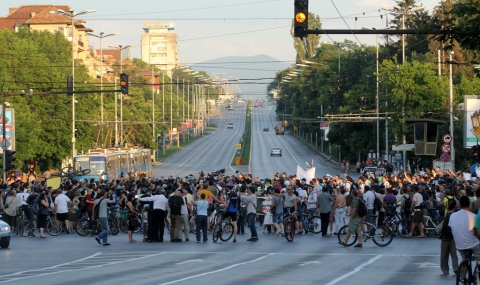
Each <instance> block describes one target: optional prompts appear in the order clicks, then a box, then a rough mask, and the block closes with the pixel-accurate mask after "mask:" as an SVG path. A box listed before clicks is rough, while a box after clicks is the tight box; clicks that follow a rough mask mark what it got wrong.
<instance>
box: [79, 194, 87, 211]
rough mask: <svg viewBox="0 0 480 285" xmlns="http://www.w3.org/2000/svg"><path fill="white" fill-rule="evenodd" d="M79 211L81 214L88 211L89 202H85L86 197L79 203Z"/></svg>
mask: <svg viewBox="0 0 480 285" xmlns="http://www.w3.org/2000/svg"><path fill="white" fill-rule="evenodd" d="M78 209H80V212H81V213H83V212H86V211H87V201H85V197H81V198H80V202H79V203H78Z"/></svg>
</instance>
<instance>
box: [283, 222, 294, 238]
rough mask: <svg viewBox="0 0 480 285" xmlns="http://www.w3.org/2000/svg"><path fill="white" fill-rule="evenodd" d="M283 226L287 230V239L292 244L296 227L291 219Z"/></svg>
mask: <svg viewBox="0 0 480 285" xmlns="http://www.w3.org/2000/svg"><path fill="white" fill-rule="evenodd" d="M283 224H284V225H283V226H284V228H285V238H286V239H287V241H288V242H292V241H293V238H294V236H295V227H294V226H293V222H292V220H291V219H287V220H285V221H284V223H283Z"/></svg>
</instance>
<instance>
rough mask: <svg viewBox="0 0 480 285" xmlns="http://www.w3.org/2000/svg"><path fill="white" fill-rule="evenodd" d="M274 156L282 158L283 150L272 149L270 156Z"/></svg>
mask: <svg viewBox="0 0 480 285" xmlns="http://www.w3.org/2000/svg"><path fill="white" fill-rule="evenodd" d="M274 155H280V156H282V149H281V148H279V147H272V148H271V149H270V156H274Z"/></svg>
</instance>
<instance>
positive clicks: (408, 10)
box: [382, 6, 425, 171]
mask: <svg viewBox="0 0 480 285" xmlns="http://www.w3.org/2000/svg"><path fill="white" fill-rule="evenodd" d="M382 9H383V10H385V11H390V12H393V13H396V14H397V15H401V16H402V30H405V15H407V14H410V13H413V12H417V11H423V9H425V8H424V7H423V6H420V7H412V6H408V7H400V6H394V7H393V8H385V7H383V8H382ZM404 63H405V34H402V64H404ZM402 116H403V119H404V120H405V107H403V108H402ZM402 143H403V158H402V161H403V170H404V171H405V170H406V162H407V161H406V159H407V151H406V149H405V145H406V144H407V138H406V136H405V123H402Z"/></svg>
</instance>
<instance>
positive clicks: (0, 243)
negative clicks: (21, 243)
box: [0, 215, 12, 248]
mask: <svg viewBox="0 0 480 285" xmlns="http://www.w3.org/2000/svg"><path fill="white" fill-rule="evenodd" d="M0 218H2V215H0ZM11 236H12V232H11V231H10V226H9V225H8V224H7V223H5V222H4V221H2V220H0V247H1V248H8V246H9V245H10V237H11Z"/></svg>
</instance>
